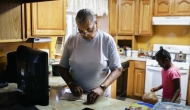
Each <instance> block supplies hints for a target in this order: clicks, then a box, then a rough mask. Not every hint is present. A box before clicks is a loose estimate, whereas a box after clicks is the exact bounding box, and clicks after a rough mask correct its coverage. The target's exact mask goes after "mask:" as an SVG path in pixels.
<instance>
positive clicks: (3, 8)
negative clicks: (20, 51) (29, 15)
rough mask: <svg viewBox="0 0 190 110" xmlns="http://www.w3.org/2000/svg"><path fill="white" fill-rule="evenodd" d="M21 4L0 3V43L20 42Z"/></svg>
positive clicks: (21, 38)
mask: <svg viewBox="0 0 190 110" xmlns="http://www.w3.org/2000/svg"><path fill="white" fill-rule="evenodd" d="M21 16H22V13H21V2H18V1H14V2H11V1H8V0H1V1H0V27H1V29H0V42H18V41H22V40H23V37H22V33H21V31H22V25H21V24H22V23H21Z"/></svg>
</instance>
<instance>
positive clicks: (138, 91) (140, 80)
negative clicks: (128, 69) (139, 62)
mask: <svg viewBox="0 0 190 110" xmlns="http://www.w3.org/2000/svg"><path fill="white" fill-rule="evenodd" d="M144 80H145V70H142V69H135V71H134V88H133V95H134V96H139V97H141V96H142V95H143V94H144V82H145V81H144Z"/></svg>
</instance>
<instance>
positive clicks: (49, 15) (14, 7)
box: [0, 0, 66, 42]
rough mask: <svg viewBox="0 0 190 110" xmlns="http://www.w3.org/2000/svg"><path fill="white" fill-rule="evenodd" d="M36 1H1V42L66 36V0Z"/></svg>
mask: <svg viewBox="0 0 190 110" xmlns="http://www.w3.org/2000/svg"><path fill="white" fill-rule="evenodd" d="M34 1H35V2H34ZM34 1H32V0H25V1H22V0H16V1H11V0H8V1H6V0H4V1H0V7H1V8H0V27H1V30H0V42H21V41H25V40H26V39H27V38H30V37H43V36H45V37H48V36H64V35H65V33H66V32H65V31H66V0H56V1H47V0H46V2H38V1H40V0H34ZM44 1H45V0H44ZM23 2H32V3H26V4H24V3H23Z"/></svg>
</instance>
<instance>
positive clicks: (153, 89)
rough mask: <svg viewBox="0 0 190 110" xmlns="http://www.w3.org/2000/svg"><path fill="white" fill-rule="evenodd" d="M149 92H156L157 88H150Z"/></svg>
mask: <svg viewBox="0 0 190 110" xmlns="http://www.w3.org/2000/svg"><path fill="white" fill-rule="evenodd" d="M150 91H151V92H156V91H158V88H157V87H155V88H152V89H151V90H150Z"/></svg>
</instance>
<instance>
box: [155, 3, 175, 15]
mask: <svg viewBox="0 0 190 110" xmlns="http://www.w3.org/2000/svg"><path fill="white" fill-rule="evenodd" d="M172 1H173V0H155V4H154V15H158V16H162V15H163V16H167V15H172Z"/></svg>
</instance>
